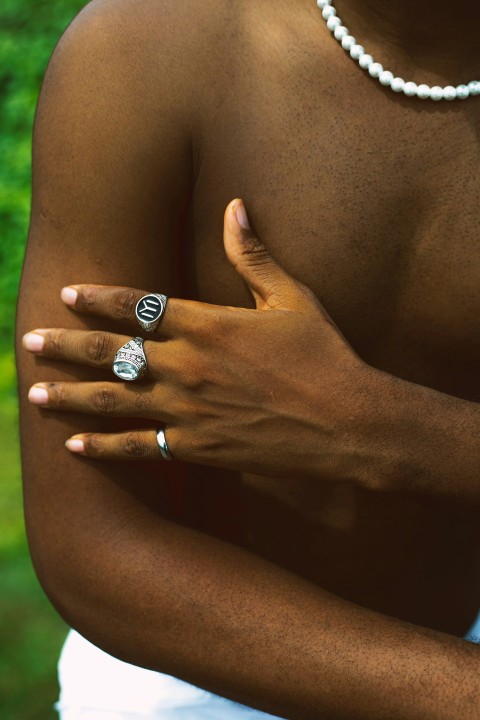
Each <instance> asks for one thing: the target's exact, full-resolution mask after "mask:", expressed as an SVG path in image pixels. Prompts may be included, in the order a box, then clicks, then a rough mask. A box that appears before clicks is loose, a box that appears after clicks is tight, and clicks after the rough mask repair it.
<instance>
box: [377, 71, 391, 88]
mask: <svg viewBox="0 0 480 720" xmlns="http://www.w3.org/2000/svg"><path fill="white" fill-rule="evenodd" d="M378 80H379V82H380V84H381V85H385V86H386V87H387V86H388V85H391V84H392V80H393V73H391V72H390V70H384V71H383V72H382V74H381V75H380V76H379V78H378Z"/></svg>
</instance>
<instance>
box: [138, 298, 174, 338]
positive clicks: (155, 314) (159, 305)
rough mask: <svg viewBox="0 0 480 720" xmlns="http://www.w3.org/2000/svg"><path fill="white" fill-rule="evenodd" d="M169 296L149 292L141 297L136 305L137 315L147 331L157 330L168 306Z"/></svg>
mask: <svg viewBox="0 0 480 720" xmlns="http://www.w3.org/2000/svg"><path fill="white" fill-rule="evenodd" d="M167 300H168V298H167V296H166V295H162V294H161V293H149V294H148V295H144V296H143V297H141V298H140V300H139V301H138V302H137V304H136V306H135V317H136V318H137V322H138V324H139V325H140V327H141V328H142V330H144V331H145V332H155V330H156V329H157V327H158V323H159V322H160V320H161V319H162V317H163V313H164V312H165V308H166V307H167Z"/></svg>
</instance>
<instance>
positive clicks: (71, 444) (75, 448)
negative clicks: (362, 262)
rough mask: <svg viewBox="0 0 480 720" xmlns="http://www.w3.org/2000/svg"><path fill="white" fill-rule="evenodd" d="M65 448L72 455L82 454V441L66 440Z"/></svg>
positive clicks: (83, 446)
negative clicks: (72, 453)
mask: <svg viewBox="0 0 480 720" xmlns="http://www.w3.org/2000/svg"><path fill="white" fill-rule="evenodd" d="M65 447H66V448H67V450H70V452H74V453H82V452H83V451H84V450H85V445H84V442H83V440H78V438H68V440H67V441H66V443H65Z"/></svg>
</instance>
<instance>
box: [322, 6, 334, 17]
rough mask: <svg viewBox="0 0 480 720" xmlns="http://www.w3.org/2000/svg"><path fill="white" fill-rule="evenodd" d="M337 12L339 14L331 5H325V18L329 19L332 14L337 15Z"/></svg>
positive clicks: (323, 11) (323, 13) (323, 12)
mask: <svg viewBox="0 0 480 720" xmlns="http://www.w3.org/2000/svg"><path fill="white" fill-rule="evenodd" d="M336 14H337V11H336V10H335V8H334V7H332V6H331V5H325V7H324V8H323V10H322V15H323V17H324V18H325V20H328V18H329V17H332V15H336Z"/></svg>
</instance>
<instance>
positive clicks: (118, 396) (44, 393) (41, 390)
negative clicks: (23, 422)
mask: <svg viewBox="0 0 480 720" xmlns="http://www.w3.org/2000/svg"><path fill="white" fill-rule="evenodd" d="M177 395H178V393H175V394H174V393H172V392H170V391H169V390H168V388H167V387H165V386H161V385H160V384H159V383H156V384H155V385H154V386H153V387H152V385H151V384H145V385H136V386H135V388H132V387H130V386H127V385H122V384H121V383H115V382H111V383H109V382H82V383H76V382H44V383H36V384H35V385H33V386H32V387H31V388H30V391H29V393H28V399H29V401H30V402H31V403H32V404H34V405H38V406H41V407H43V408H45V409H46V410H61V411H64V412H80V413H85V414H87V415H102V416H110V417H135V418H136V417H138V418H152V419H154V420H159V421H160V422H163V421H169V422H171V421H172V420H173V418H174V417H175V415H174V411H173V408H174V406H175V404H176V403H175V400H176V397H177ZM158 408H161V417H160V414H159V411H158Z"/></svg>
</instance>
